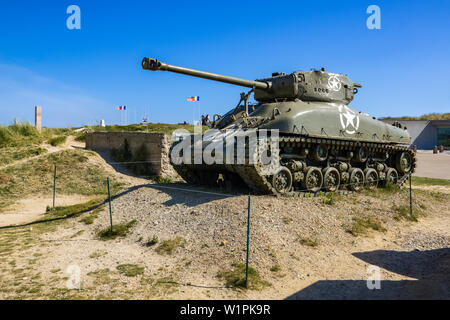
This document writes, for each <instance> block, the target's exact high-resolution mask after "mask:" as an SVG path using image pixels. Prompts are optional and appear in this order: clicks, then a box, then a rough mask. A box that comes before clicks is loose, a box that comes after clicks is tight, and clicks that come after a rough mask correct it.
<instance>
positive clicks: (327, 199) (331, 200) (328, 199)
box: [322, 192, 342, 206]
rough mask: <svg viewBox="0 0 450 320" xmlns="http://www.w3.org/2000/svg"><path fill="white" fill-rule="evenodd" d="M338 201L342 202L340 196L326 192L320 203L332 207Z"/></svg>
mask: <svg viewBox="0 0 450 320" xmlns="http://www.w3.org/2000/svg"><path fill="white" fill-rule="evenodd" d="M340 200H342V196H341V195H340V194H337V193H334V192H328V193H327V194H325V196H324V197H322V203H323V204H326V205H329V206H334V205H335V204H336V203H337V202H338V201H340Z"/></svg>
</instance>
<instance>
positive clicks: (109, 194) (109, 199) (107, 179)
mask: <svg viewBox="0 0 450 320" xmlns="http://www.w3.org/2000/svg"><path fill="white" fill-rule="evenodd" d="M106 183H107V185H108V201H109V220H110V222H111V232H112V231H113V222H112V210H111V191H110V188H109V178H106Z"/></svg>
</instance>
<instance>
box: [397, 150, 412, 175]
mask: <svg viewBox="0 0 450 320" xmlns="http://www.w3.org/2000/svg"><path fill="white" fill-rule="evenodd" d="M395 166H396V168H397V171H398V172H399V173H401V174H408V173H409V172H410V171H411V168H412V158H411V155H410V154H409V152H402V153H399V154H397V157H396V160H395Z"/></svg>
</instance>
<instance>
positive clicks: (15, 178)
mask: <svg viewBox="0 0 450 320" xmlns="http://www.w3.org/2000/svg"><path fill="white" fill-rule="evenodd" d="M92 156H96V154H95V153H94V152H91V151H87V150H80V149H73V150H64V151H60V152H55V153H52V154H47V155H44V156H42V157H39V158H38V159H31V160H29V161H27V162H26V163H19V164H13V165H10V166H9V167H7V168H4V169H1V170H0V208H2V207H4V206H6V205H8V204H10V203H11V202H14V201H15V200H17V199H20V198H24V197H26V196H28V195H35V194H51V193H52V191H53V171H54V165H55V164H56V166H57V170H56V172H57V178H56V194H68V195H70V194H80V195H89V196H96V195H102V196H106V193H107V188H106V178H107V177H108V176H110V173H108V172H107V171H106V170H105V169H104V168H103V167H102V166H101V165H100V164H97V163H93V162H90V161H89V158H90V157H92ZM122 187H123V184H122V183H121V182H120V181H117V180H116V179H111V192H112V193H113V194H115V193H117V192H118V191H119V190H121V189H122Z"/></svg>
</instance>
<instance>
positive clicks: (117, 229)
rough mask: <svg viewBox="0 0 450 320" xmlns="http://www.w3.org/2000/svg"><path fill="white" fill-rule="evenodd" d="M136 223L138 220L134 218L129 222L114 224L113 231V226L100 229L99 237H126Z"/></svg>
mask: <svg viewBox="0 0 450 320" xmlns="http://www.w3.org/2000/svg"><path fill="white" fill-rule="evenodd" d="M135 224H136V220H132V221H130V222H128V223H121V224H116V225H113V230H112V231H111V227H108V228H106V229H103V230H100V231H98V232H97V237H98V238H99V239H100V240H103V241H106V240H113V239H116V238H119V237H121V238H124V237H126V236H127V234H128V233H129V232H130V230H131V228H132V227H133V226H134V225H135Z"/></svg>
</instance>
